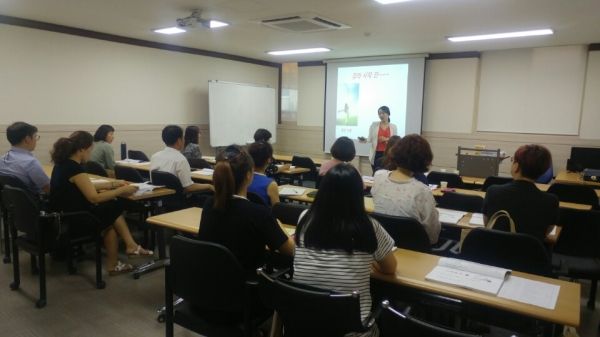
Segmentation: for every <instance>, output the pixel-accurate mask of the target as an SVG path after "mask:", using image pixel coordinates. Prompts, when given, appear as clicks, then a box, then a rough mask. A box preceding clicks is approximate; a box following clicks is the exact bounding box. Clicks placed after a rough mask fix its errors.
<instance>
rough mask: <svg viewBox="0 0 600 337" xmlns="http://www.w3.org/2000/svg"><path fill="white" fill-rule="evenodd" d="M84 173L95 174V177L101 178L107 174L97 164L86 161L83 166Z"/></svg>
mask: <svg viewBox="0 0 600 337" xmlns="http://www.w3.org/2000/svg"><path fill="white" fill-rule="evenodd" d="M83 167H84V169H85V172H87V173H89V174H95V175H97V176H101V177H108V173H106V170H105V169H104V167H102V165H100V164H98V163H97V162H95V161H91V160H90V161H87V162H86V163H85V164H84V165H83Z"/></svg>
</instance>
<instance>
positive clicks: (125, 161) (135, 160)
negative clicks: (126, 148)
mask: <svg viewBox="0 0 600 337" xmlns="http://www.w3.org/2000/svg"><path fill="white" fill-rule="evenodd" d="M139 162H141V160H137V159H129V158H126V159H122V160H117V161H115V163H117V164H136V163H139Z"/></svg>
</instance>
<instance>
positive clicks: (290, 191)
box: [279, 187, 306, 196]
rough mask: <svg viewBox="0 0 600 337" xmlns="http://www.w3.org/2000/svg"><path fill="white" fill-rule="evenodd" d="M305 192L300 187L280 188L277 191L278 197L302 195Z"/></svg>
mask: <svg viewBox="0 0 600 337" xmlns="http://www.w3.org/2000/svg"><path fill="white" fill-rule="evenodd" d="M304 192H306V189H305V188H302V187H282V188H281V189H279V195H283V196H285V195H303V194H304Z"/></svg>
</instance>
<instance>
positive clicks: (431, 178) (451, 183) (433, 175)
mask: <svg viewBox="0 0 600 337" xmlns="http://www.w3.org/2000/svg"><path fill="white" fill-rule="evenodd" d="M427 181H428V182H429V183H430V184H435V185H440V182H441V181H446V182H448V187H452V188H462V187H463V185H464V184H463V181H462V178H461V177H460V176H459V175H458V174H456V173H448V172H437V171H431V172H429V174H428V175H427Z"/></svg>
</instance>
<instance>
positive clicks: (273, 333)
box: [269, 311, 283, 337]
mask: <svg viewBox="0 0 600 337" xmlns="http://www.w3.org/2000/svg"><path fill="white" fill-rule="evenodd" d="M282 328H283V325H282V324H281V319H280V318H279V314H278V313H277V311H275V313H274V314H273V318H272V319H271V330H270V331H269V337H281V336H282V331H281V330H282Z"/></svg>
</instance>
